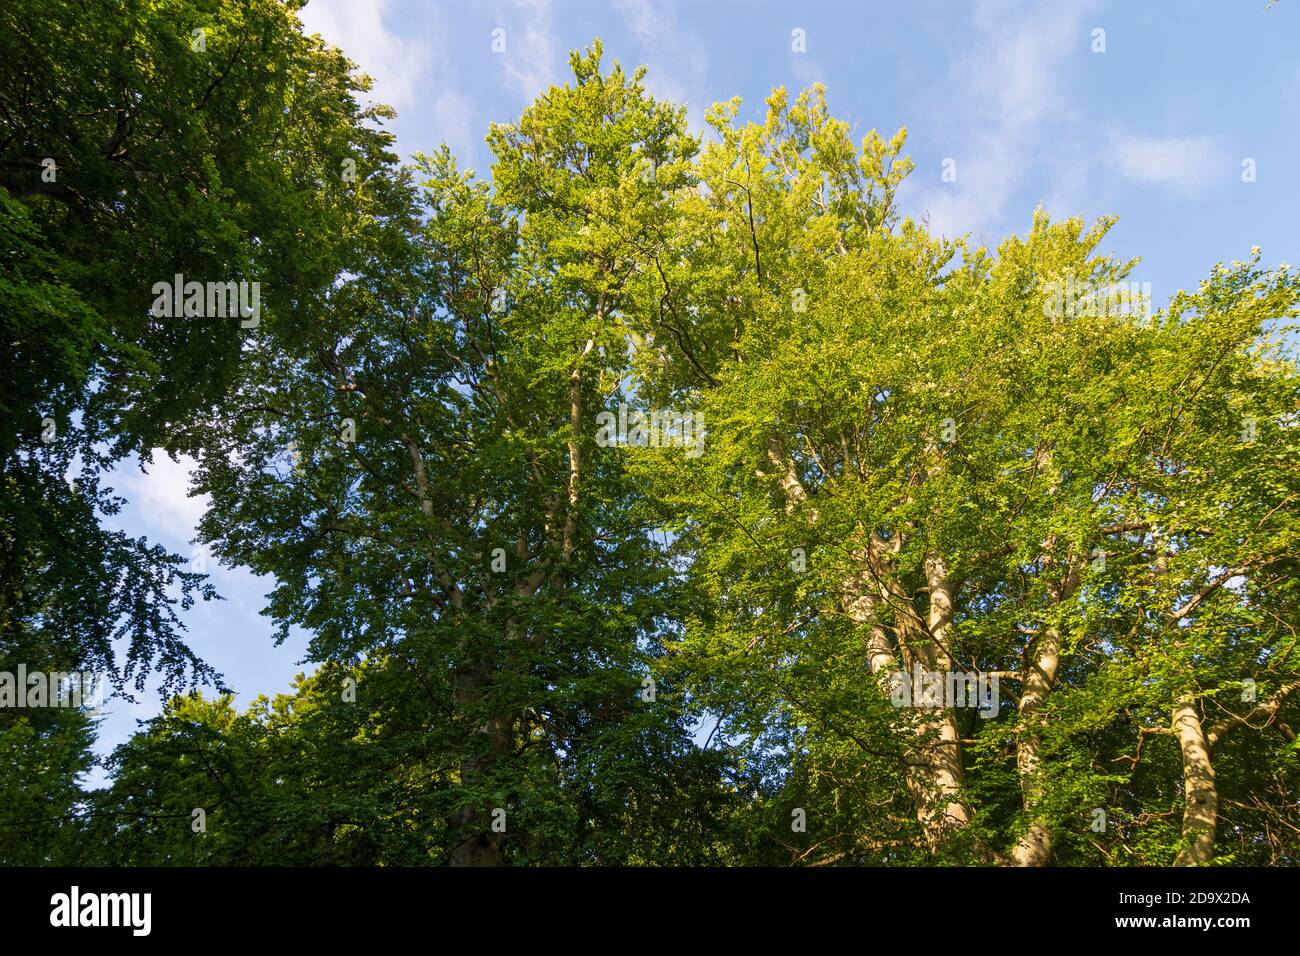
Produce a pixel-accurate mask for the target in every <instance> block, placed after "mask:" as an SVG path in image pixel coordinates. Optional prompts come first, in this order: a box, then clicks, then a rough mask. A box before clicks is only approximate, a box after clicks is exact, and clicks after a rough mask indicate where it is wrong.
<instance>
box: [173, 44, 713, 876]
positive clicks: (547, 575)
mask: <svg viewBox="0 0 1300 956" xmlns="http://www.w3.org/2000/svg"><path fill="white" fill-rule="evenodd" d="M571 63H572V66H573V69H574V75H575V80H576V83H575V85H574V86H572V87H568V86H566V87H563V88H552V89H551V90H550V91H549V92H548V93H546V94H545V95H543V96H542V97H541V98H540V99H539V100H538V102H537V103H536V104H534V105H533V106H532V107H530V108H529V109H528V110H525V112H524V114H523V115H522V116H521V117H520V120H519V122H518V123H517V124H515V125H513V126H510V127H495V128H494V129H493V131H492V134H491V136H490V137H489V142H490V144H491V145H492V148H493V150H494V151H495V153H496V157H497V159H496V163H495V165H494V167H493V182H494V186H495V190H494V191H489V190H488V189H487V188H486V186H484V185H483V184H480V183H477V182H475V181H474V178H473V176H472V174H469V173H463V172H461V171H460V170H459V169H458V168H457V167H456V165H455V162H454V161H453V160H452V158H451V157H450V154H449V153H448V152H447V151H446V150H445V149H444V150H442V151H441V152H439V153H437V154H435V155H433V156H430V157H425V158H423V159H422V161H421V170H420V172H421V175H422V176H423V177H424V178H425V183H424V189H425V197H426V198H425V202H426V203H427V207H428V209H429V213H430V215H429V217H428V221H427V223H426V224H425V225H423V226H420V227H419V228H413V224H412V222H410V221H409V220H402V221H398V220H392V221H388V222H385V223H383V224H381V226H380V228H379V235H377V237H376V239H375V244H374V245H373V246H372V256H371V258H370V261H369V262H368V263H367V268H365V269H364V270H363V271H360V272H358V274H357V275H356V276H355V277H353V278H350V279H348V280H347V281H344V282H341V283H340V284H339V285H338V286H337V288H336V289H334V290H333V291H332V292H331V293H330V295H329V297H328V303H327V305H328V307H327V309H326V311H325V313H324V314H323V316H322V320H321V322H320V323H318V324H317V325H315V326H313V327H312V328H311V329H310V330H304V333H303V335H302V337H301V339H300V340H298V341H296V342H288V341H286V340H277V341H275V342H274V343H268V345H267V346H266V347H254V348H252V349H250V350H249V354H248V362H249V366H248V367H249V376H248V379H247V381H246V382H245V383H244V384H242V385H241V387H240V389H239V391H238V393H237V400H236V402H235V404H234V405H233V406H232V409H231V411H230V412H229V413H228V414H226V415H223V416H219V417H217V418H216V419H215V420H214V421H213V423H212V424H211V425H210V426H208V427H205V428H204V429H202V430H201V431H200V432H198V433H196V435H197V436H198V440H196V445H201V447H202V448H203V457H202V467H201V470H200V474H199V479H198V487H199V489H200V490H202V491H204V492H207V493H210V494H211V495H212V498H213V508H212V509H211V510H210V511H209V512H208V514H207V515H206V516H205V518H204V520H203V524H202V532H203V535H204V537H205V539H206V540H208V541H210V542H211V543H212V544H213V546H214V550H215V551H216V552H217V553H218V554H219V555H220V556H221V557H222V558H223V559H225V560H229V561H237V562H240V563H245V564H247V565H249V566H250V567H252V568H253V569H254V570H255V571H258V572H262V573H270V574H274V575H275V578H276V580H277V588H276V590H275V592H274V593H273V595H272V596H271V603H270V608H269V610H270V612H271V614H272V615H273V616H274V617H275V618H276V620H277V621H278V622H279V624H280V626H281V627H282V628H286V627H288V626H289V625H290V624H298V625H301V626H303V627H304V628H306V629H308V630H309V631H310V632H311V633H312V634H313V635H314V636H313V640H312V643H311V648H310V653H311V656H312V658H313V659H314V660H317V661H320V662H324V663H327V664H330V665H334V666H340V667H353V666H358V665H360V664H362V663H363V662H366V663H368V662H371V661H374V660H375V659H376V658H377V657H379V656H383V657H385V658H386V659H388V660H389V661H390V662H391V663H392V666H402V667H406V668H409V669H410V672H411V674H412V676H413V677H414V678H415V679H417V680H418V681H419V682H420V684H421V686H423V687H424V688H425V690H426V694H425V697H424V698H423V700H422V701H421V703H420V706H422V707H423V708H425V713H424V715H423V717H422V719H423V720H426V721H432V722H433V724H432V726H433V727H434V728H435V732H434V734H433V736H432V738H431V739H430V740H429V741H428V747H429V750H428V752H427V753H426V754H424V755H423V761H424V762H425V763H426V764H428V765H429V766H431V767H433V768H436V769H434V770H432V771H431V773H430V776H429V785H430V786H431V787H432V788H434V790H435V791H436V792H437V794H438V795H437V797H436V799H437V801H438V806H439V808H440V811H441V820H442V827H441V830H440V831H439V832H438V833H437V834H436V835H435V837H434V839H435V840H436V844H437V846H438V850H437V852H436V853H435V854H434V859H435V860H436V861H437V860H445V861H447V862H450V863H451V864H453V865H490V864H495V863H497V862H501V861H502V860H506V859H511V860H514V861H516V862H530V861H532V862H537V861H541V860H553V859H555V856H554V854H556V853H557V852H558V851H559V848H560V847H563V846H566V845H567V846H568V852H570V853H572V854H575V855H576V856H578V858H584V857H586V855H587V854H590V857H589V858H590V859H592V860H599V859H608V858H609V855H610V854H611V853H616V854H619V855H621V856H624V857H626V856H627V855H629V854H631V855H637V854H645V853H646V852H647V850H646V848H645V843H644V841H641V840H637V839H633V840H632V841H631V844H632V845H630V846H629V845H622V846H621V848H620V843H619V841H620V840H621V839H625V838H626V836H627V834H619V828H618V827H616V826H615V823H616V820H615V819H613V818H611V816H610V814H611V813H617V814H619V815H620V816H621V817H622V819H623V822H628V821H627V817H626V814H627V812H628V811H627V809H626V808H627V806H628V802H629V801H630V800H633V799H635V800H637V801H638V802H641V801H650V800H655V801H658V804H659V806H658V807H657V808H656V809H655V811H654V812H653V814H648V815H647V816H648V817H649V818H651V819H658V818H659V817H661V816H662V814H664V813H669V812H671V813H672V814H673V817H672V819H673V821H674V822H675V823H678V824H680V823H681V822H682V821H683V820H684V819H686V818H685V817H684V816H683V814H685V813H686V812H687V811H688V810H690V809H693V808H692V807H691V806H690V805H688V803H687V802H686V801H678V802H677V804H676V808H675V809H672V810H671V811H670V810H669V806H670V805H669V804H667V803H666V802H665V801H663V799H662V793H663V792H664V790H665V788H667V789H668V790H670V791H672V790H675V789H677V788H680V787H681V786H682V784H679V783H678V782H677V779H678V777H679V776H682V775H684V776H685V777H690V776H691V775H694V776H695V777H699V776H700V772H701V770H702V769H703V768H704V767H706V766H707V765H708V764H709V763H710V759H709V758H708V757H704V756H701V755H699V754H697V753H695V752H694V751H693V750H692V747H691V744H690V742H689V739H688V737H687V731H686V726H685V715H684V713H683V707H682V702H681V700H680V698H679V697H678V695H677V694H676V693H675V689H674V686H673V683H672V681H671V680H665V681H664V682H663V683H661V684H660V685H659V686H658V687H657V688H655V690H654V692H653V693H651V694H650V695H649V696H648V697H645V698H644V699H643V690H644V689H645V688H646V687H647V686H649V685H647V684H646V680H647V678H649V664H650V662H651V661H652V660H653V659H654V658H655V657H656V656H658V654H659V653H660V650H659V649H660V646H661V642H662V639H663V636H664V633H665V631H666V629H667V628H668V627H670V622H669V614H670V608H671V605H672V600H673V593H674V588H675V582H674V580H673V576H672V575H671V574H669V573H668V569H667V568H666V564H665V560H664V556H663V553H662V548H661V547H660V546H658V545H657V544H656V542H655V540H654V539H653V538H651V537H650V536H648V535H647V534H646V528H645V527H644V526H642V525H641V524H639V523H638V522H637V521H636V520H635V519H634V517H633V513H632V506H633V504H634V503H635V502H636V501H637V499H638V498H639V497H640V496H641V494H642V493H643V488H642V487H641V485H640V484H639V483H637V482H633V481H632V480H630V478H629V477H628V474H627V470H626V468H625V467H624V466H623V464H622V463H621V462H620V461H619V460H618V459H616V458H601V457H598V456H596V455H594V454H593V450H594V447H595V442H594V435H593V433H592V432H591V430H590V429H589V428H588V427H587V424H588V421H589V419H590V416H591V414H592V412H593V410H594V409H595V408H598V407H601V406H602V404H603V403H604V402H605V401H607V400H608V399H609V397H610V394H611V391H612V389H613V388H614V386H615V385H616V383H617V381H618V379H619V377H620V375H621V374H622V372H623V371H624V369H625V367H626V358H625V355H624V348H623V341H624V336H623V332H622V320H621V310H622V307H623V302H624V300H625V298H626V297H627V295H628V284H629V281H630V276H631V273H632V266H633V264H634V262H635V260H636V258H637V256H638V255H639V249H640V246H641V245H642V244H644V243H647V242H652V241H655V238H654V237H655V227H656V222H655V218H656V216H657V215H658V212H659V209H660V206H659V204H658V202H657V201H656V200H657V199H658V197H659V186H657V185H656V184H655V183H654V181H653V180H651V179H649V178H647V177H646V176H645V175H644V173H645V170H646V169H654V168H657V169H658V172H659V177H660V180H659V182H660V183H661V184H662V183H669V184H671V183H673V182H675V181H681V180H683V178H684V177H685V175H686V172H687V170H688V168H689V158H690V155H691V154H692V152H693V150H694V145H695V144H694V141H693V140H692V139H691V138H690V137H689V136H688V135H687V134H686V133H685V131H684V120H683V114H682V111H681V110H680V109H676V108H672V107H669V106H666V105H663V104H659V103H656V102H655V101H654V100H653V99H651V98H650V97H649V96H648V95H647V94H646V93H645V91H644V89H643V88H642V87H641V85H640V79H641V75H640V73H637V74H635V75H633V76H628V75H627V74H625V73H623V72H622V70H621V69H619V68H618V67H617V66H616V67H615V68H614V70H613V71H612V72H610V73H609V74H602V73H601V71H600V68H599V65H600V48H599V45H596V47H595V48H594V49H593V50H592V51H591V52H590V53H588V54H585V55H577V54H575V55H574V57H573V58H572V60H571ZM597 769H598V770H599V772H598V773H597V772H596V771H597ZM705 782H706V787H705V789H704V791H703V793H704V794H705V798H706V802H707V799H709V794H711V793H712V794H714V797H713V799H721V797H722V792H721V790H720V789H719V788H718V786H717V781H716V777H715V778H713V779H712V780H709V779H708V778H706V780H705ZM637 794H640V795H641V796H639V797H637V796H636V795H637ZM657 795H658V796H657ZM598 808H599V810H600V812H599V813H596V812H595V811H596V810H597V809H598ZM695 819H696V820H698V819H699V816H698V815H697V816H696V818H695ZM643 825H644V824H642V823H637V824H636V826H637V827H641V826H643ZM695 828H696V825H695V824H690V825H688V826H685V827H682V829H683V830H687V831H689V830H694V829H695ZM671 830H672V828H671V827H668V826H666V825H664V826H662V827H660V828H658V829H657V830H656V832H671ZM632 832H636V831H635V828H633V830H632ZM515 834H518V836H515ZM707 849H708V848H707V846H702V847H701V849H700V850H699V851H697V852H707ZM659 852H667V851H666V850H664V849H663V848H662V847H661V848H660V851H659ZM672 852H673V853H683V852H688V851H687V850H686V849H685V848H682V847H681V846H680V845H677V846H675V847H674V848H673V849H672Z"/></svg>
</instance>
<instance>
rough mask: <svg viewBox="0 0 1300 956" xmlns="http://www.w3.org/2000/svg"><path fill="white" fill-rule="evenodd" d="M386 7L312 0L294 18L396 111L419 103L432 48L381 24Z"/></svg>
mask: <svg viewBox="0 0 1300 956" xmlns="http://www.w3.org/2000/svg"><path fill="white" fill-rule="evenodd" d="M390 6H391V5H390V2H389V0H371V2H358V0H311V2H310V3H308V4H307V6H306V7H304V8H303V9H302V10H300V11H299V12H298V17H299V19H301V20H302V22H303V26H304V27H305V28H306V31H307V32H308V33H319V34H320V35H321V36H322V37H324V38H325V39H326V40H328V41H329V42H330V43H331V44H333V45H334V46H336V47H338V48H339V49H341V50H342V51H343V52H344V54H345V55H346V56H347V57H348V58H349V59H351V60H352V61H353V62H355V63H356V64H357V65H358V66H359V67H360V68H361V70H362V71H363V72H365V73H368V74H370V76H371V78H372V79H373V80H374V81H375V87H374V91H373V92H374V94H375V96H376V98H377V99H379V100H382V101H383V102H385V103H388V104H389V105H391V106H393V107H394V108H395V109H397V110H399V111H400V110H402V109H405V108H408V107H411V106H414V105H415V104H416V103H417V102H418V101H419V91H420V90H421V89H423V88H424V80H425V79H426V78H427V74H428V71H429V67H430V65H431V64H432V62H433V50H432V48H431V46H430V44H429V43H427V42H425V41H424V40H423V39H419V38H415V37H410V36H405V35H399V34H397V33H394V32H393V31H392V30H390V29H389V28H388V27H387V26H386V25H385V15H386V14H387V13H388V12H389V10H390Z"/></svg>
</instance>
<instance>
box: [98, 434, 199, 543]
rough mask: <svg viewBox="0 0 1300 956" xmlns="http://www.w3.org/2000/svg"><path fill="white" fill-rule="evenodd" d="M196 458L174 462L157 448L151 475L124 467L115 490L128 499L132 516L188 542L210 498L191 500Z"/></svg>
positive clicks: (170, 535)
mask: <svg viewBox="0 0 1300 956" xmlns="http://www.w3.org/2000/svg"><path fill="white" fill-rule="evenodd" d="M195 466H196V462H195V461H194V459H193V458H189V457H187V456H184V455H183V456H181V458H180V460H179V461H172V460H171V459H170V458H168V457H167V454H166V453H165V452H164V451H162V449H155V451H154V459H153V464H150V465H145V466H144V467H146V468H148V472H147V473H146V472H145V471H143V470H141V469H140V468H132V467H130V466H129V465H126V464H123V465H122V466H121V468H120V470H119V471H117V472H116V473H115V474H114V476H113V487H114V488H115V489H116V490H117V492H118V493H119V494H121V495H122V497H124V498H126V499H127V501H128V502H130V504H129V508H130V509H131V512H132V515H133V516H134V517H135V518H136V519H137V520H142V521H144V522H147V523H148V524H149V525H151V526H152V527H153V528H155V529H157V530H159V531H163V532H166V534H167V537H168V539H170V540H171V541H173V542H177V543H179V542H181V541H189V540H190V539H191V538H192V537H194V531H195V528H196V526H197V525H198V523H199V519H200V518H201V517H203V512H204V511H206V510H207V507H208V501H209V499H208V496H207V495H198V496H196V497H190V495H189V490H190V472H191V471H192V470H193V469H194V467H195Z"/></svg>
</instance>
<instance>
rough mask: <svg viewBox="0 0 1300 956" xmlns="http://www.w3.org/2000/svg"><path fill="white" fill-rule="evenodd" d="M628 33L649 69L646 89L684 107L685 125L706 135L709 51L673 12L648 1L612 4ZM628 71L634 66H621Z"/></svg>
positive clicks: (617, 1)
mask: <svg viewBox="0 0 1300 956" xmlns="http://www.w3.org/2000/svg"><path fill="white" fill-rule="evenodd" d="M614 9H616V10H617V11H618V12H619V13H621V14H622V15H623V22H624V25H625V26H626V27H627V30H628V33H630V34H631V35H632V38H633V39H634V40H635V41H636V43H637V46H638V47H639V48H640V51H641V59H642V61H643V62H645V63H646V64H647V65H648V66H649V70H648V72H647V73H646V79H645V84H646V89H648V90H649V91H650V93H651V94H652V95H653V96H655V97H656V98H658V99H662V100H667V101H669V102H671V103H673V104H675V105H678V106H682V105H687V106H689V107H690V109H689V110H688V112H687V122H688V125H689V127H690V129H691V132H693V133H694V134H696V135H697V136H702V135H704V134H705V133H706V131H707V127H706V126H705V125H704V110H705V108H706V107H708V106H710V105H711V101H710V100H709V97H708V94H707V93H706V92H705V83H706V78H707V76H708V72H709V57H708V51H707V48H706V47H705V45H704V43H703V41H701V40H700V39H699V38H698V37H697V36H695V35H693V34H690V33H688V32H686V31H683V30H682V29H681V27H680V26H679V25H678V23H677V17H676V15H675V14H674V12H673V10H672V9H671V8H670V7H668V6H667V5H666V4H660V5H655V4H653V3H651V2H650V0H615V3H614ZM623 65H624V67H625V68H631V67H632V65H633V64H629V63H625V64H623Z"/></svg>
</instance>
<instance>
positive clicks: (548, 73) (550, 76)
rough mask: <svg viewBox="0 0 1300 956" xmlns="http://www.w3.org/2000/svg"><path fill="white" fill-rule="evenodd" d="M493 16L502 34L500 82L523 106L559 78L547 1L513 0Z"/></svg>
mask: <svg viewBox="0 0 1300 956" xmlns="http://www.w3.org/2000/svg"><path fill="white" fill-rule="evenodd" d="M496 15H497V18H498V20H499V21H500V22H499V24H498V26H499V27H500V28H501V29H503V30H505V31H506V33H505V39H506V48H505V51H504V52H502V53H498V54H497V55H496V58H497V59H499V60H500V61H501V68H502V70H503V71H504V79H505V81H506V84H507V86H508V87H509V88H510V89H511V91H512V92H514V93H515V94H517V95H518V96H519V97H520V98H521V99H522V101H523V102H524V103H531V102H532V101H533V100H534V99H536V98H537V94H538V93H541V92H542V91H544V90H546V89H547V88H548V87H550V86H551V85H552V84H554V83H557V82H561V81H562V79H563V77H562V75H561V71H560V65H561V64H560V57H559V52H558V51H559V38H558V36H557V34H556V32H555V11H554V9H553V7H552V5H551V0H514V2H513V3H511V4H508V5H506V6H504V7H499V8H497V10H496ZM484 42H487V40H486V38H485V41H484Z"/></svg>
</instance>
